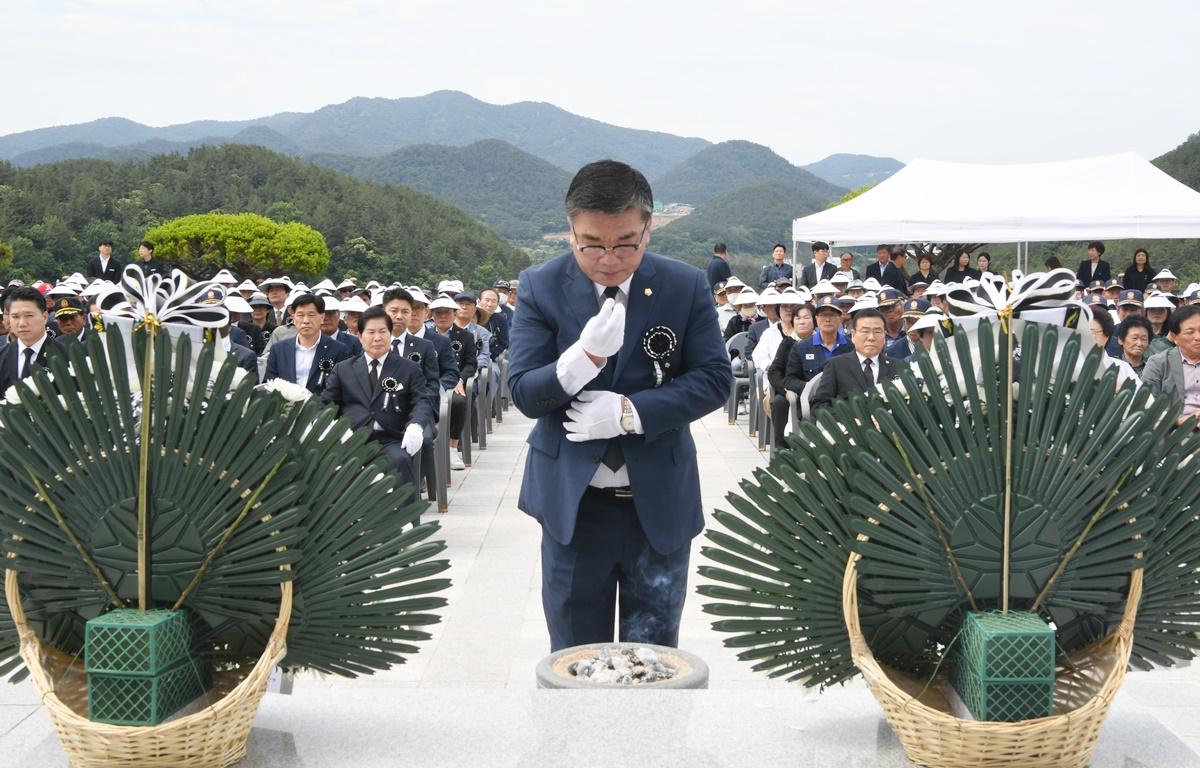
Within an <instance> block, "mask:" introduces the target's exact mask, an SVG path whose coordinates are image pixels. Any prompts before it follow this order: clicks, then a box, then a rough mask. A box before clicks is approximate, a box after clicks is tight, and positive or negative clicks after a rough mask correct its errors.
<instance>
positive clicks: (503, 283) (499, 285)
mask: <svg viewBox="0 0 1200 768" xmlns="http://www.w3.org/2000/svg"><path fill="white" fill-rule="evenodd" d="M492 289H493V290H497V291H509V290H512V286H511V285H509V284H508V281H507V280H497V281H496V282H494V283H492Z"/></svg>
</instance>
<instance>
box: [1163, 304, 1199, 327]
mask: <svg viewBox="0 0 1200 768" xmlns="http://www.w3.org/2000/svg"><path fill="white" fill-rule="evenodd" d="M1196 315H1200V304H1184V305H1183V306H1182V307H1179V308H1178V309H1176V310H1175V311H1174V312H1172V313H1171V315H1170V317H1168V318H1167V322H1166V328H1167V330H1168V331H1170V332H1171V333H1175V334H1178V333H1179V326H1180V325H1182V324H1183V322H1184V321H1185V320H1191V319H1192V318H1193V317H1195V316H1196Z"/></svg>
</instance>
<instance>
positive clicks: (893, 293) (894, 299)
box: [879, 288, 904, 307]
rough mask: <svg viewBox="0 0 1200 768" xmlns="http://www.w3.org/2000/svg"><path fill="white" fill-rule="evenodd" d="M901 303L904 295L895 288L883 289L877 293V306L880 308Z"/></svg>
mask: <svg viewBox="0 0 1200 768" xmlns="http://www.w3.org/2000/svg"><path fill="white" fill-rule="evenodd" d="M902 301H904V294H902V293H900V291H897V290H896V289H895V288H884V289H883V290H882V291H880V292H879V306H881V307H890V306H892V305H893V304H899V303H900V302H902Z"/></svg>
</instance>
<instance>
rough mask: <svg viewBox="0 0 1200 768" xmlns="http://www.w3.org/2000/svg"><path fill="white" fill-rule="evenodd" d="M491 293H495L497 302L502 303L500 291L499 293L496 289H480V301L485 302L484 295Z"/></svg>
mask: <svg viewBox="0 0 1200 768" xmlns="http://www.w3.org/2000/svg"><path fill="white" fill-rule="evenodd" d="M489 291H490V292H492V293H494V294H496V301H500V291H497V290H496V289H495V288H481V289H479V300H480V301H483V294H485V293H488V292H489Z"/></svg>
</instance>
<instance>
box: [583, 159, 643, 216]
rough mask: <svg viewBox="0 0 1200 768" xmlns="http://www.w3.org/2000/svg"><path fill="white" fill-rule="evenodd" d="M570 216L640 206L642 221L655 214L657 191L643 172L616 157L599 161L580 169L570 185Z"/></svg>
mask: <svg viewBox="0 0 1200 768" xmlns="http://www.w3.org/2000/svg"><path fill="white" fill-rule="evenodd" d="M564 203H565V205H566V209H567V218H568V219H569V218H571V217H573V216H574V215H575V214H577V213H581V212H583V211H595V212H597V213H624V212H625V211H628V210H629V209H631V208H633V209H636V210H637V211H638V212H639V213H641V214H642V221H649V220H650V215H651V214H653V213H654V193H653V192H651V191H650V182H648V181H646V177H645V176H643V175H642V173H641V171H639V170H637V169H636V168H632V167H631V166H629V165H626V164H625V163H621V162H617V161H616V160H597V161H596V162H594V163H588V164H587V165H585V166H583V167H582V168H580V169H579V171H578V172H577V173H576V174H575V178H573V179H571V185H570V186H569V187H567V197H566V200H565V201H564Z"/></svg>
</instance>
